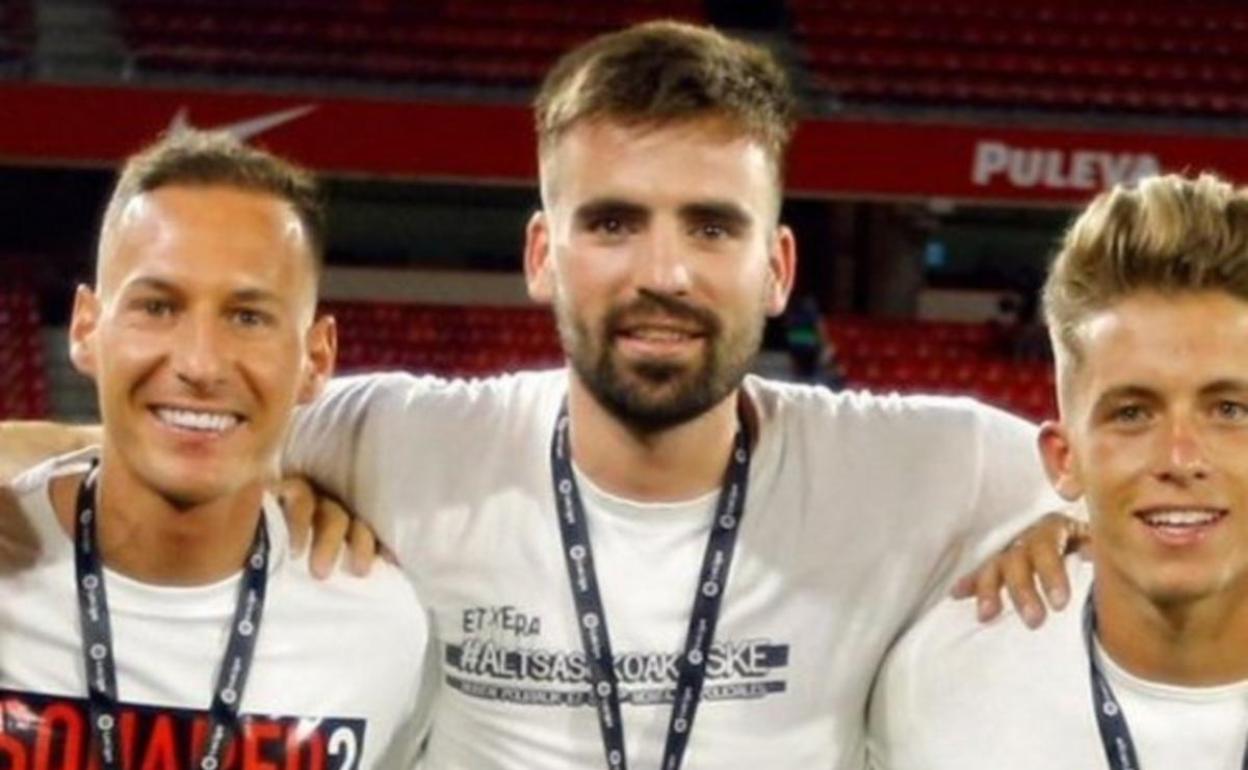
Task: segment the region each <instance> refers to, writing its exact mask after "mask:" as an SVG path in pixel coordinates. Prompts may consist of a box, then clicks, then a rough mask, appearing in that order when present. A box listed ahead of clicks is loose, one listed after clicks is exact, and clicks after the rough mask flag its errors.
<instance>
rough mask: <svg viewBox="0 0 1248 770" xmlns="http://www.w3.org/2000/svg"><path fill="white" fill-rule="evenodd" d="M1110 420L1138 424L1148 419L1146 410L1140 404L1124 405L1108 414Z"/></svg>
mask: <svg viewBox="0 0 1248 770" xmlns="http://www.w3.org/2000/svg"><path fill="white" fill-rule="evenodd" d="M1109 417H1110V419H1111V420H1113V421H1114V422H1119V423H1127V424H1131V423H1138V422H1143V421H1144V420H1146V419H1148V409H1147V408H1145V407H1144V406H1143V405H1141V404H1124V405H1122V406H1120V407H1118V408H1117V409H1114V411H1113V412H1112V413H1110V416H1109Z"/></svg>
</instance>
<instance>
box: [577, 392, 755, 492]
mask: <svg viewBox="0 0 1248 770" xmlns="http://www.w3.org/2000/svg"><path fill="white" fill-rule="evenodd" d="M738 392H739V391H738ZM568 415H569V418H570V419H571V427H572V457H573V458H574V459H575V460H576V464H577V467H578V468H579V469H580V471H581V472H582V473H584V474H586V475H587V476H588V477H589V478H590V479H591V480H592V481H593V482H594V484H595V485H597V486H598V487H599V488H600V489H602V490H604V491H606V492H609V493H611V494H614V495H619V496H620V497H626V498H628V499H630V500H636V501H639V502H671V501H676V500H687V499H689V498H692V497H696V496H698V495H701V494H704V493H706V492H710V491H712V490H714V489H718V488H719V487H720V485H721V483H722V482H723V478H724V469H725V468H726V467H727V465H728V456H729V454H730V453H731V452H732V442H733V437H734V436H735V435H736V431H737V394H736V393H734V394H733V395H731V396H729V397H727V398H725V399H724V400H723V401H721V402H720V403H718V404H716V405H715V406H713V407H712V408H711V409H710V410H709V411H707V412H706V413H704V414H702V415H700V416H698V417H696V418H694V419H692V420H689V421H688V422H685V423H682V424H680V425H677V426H675V427H672V428H668V429H666V430H662V431H655V432H652V433H640V432H638V431H636V430H634V429H632V428H631V427H630V426H628V425H626V424H624V423H622V422H621V421H620V420H619V419H618V418H616V417H615V416H614V415H612V414H611V413H610V412H608V411H606V410H605V409H604V408H603V407H602V405H601V404H599V403H598V401H597V400H596V399H595V398H594V397H593V395H592V394H591V393H590V392H589V391H588V390H587V389H586V388H585V386H584V384H582V383H581V382H580V380H579V379H578V378H577V377H576V376H575V375H572V379H571V386H570V388H569V393H568Z"/></svg>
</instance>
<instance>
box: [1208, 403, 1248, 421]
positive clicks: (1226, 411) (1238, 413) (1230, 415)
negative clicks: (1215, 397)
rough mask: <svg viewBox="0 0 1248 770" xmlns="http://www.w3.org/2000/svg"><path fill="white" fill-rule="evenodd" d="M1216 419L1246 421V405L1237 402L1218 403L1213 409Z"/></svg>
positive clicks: (1247, 417)
mask: <svg viewBox="0 0 1248 770" xmlns="http://www.w3.org/2000/svg"><path fill="white" fill-rule="evenodd" d="M1215 410H1216V412H1217V415H1218V417H1220V418H1222V419H1224V420H1234V421H1240V420H1244V419H1248V405H1246V404H1241V403H1240V402H1238V401H1219V402H1218V403H1217V405H1216V407H1215Z"/></svg>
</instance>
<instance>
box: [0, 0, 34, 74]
mask: <svg viewBox="0 0 1248 770" xmlns="http://www.w3.org/2000/svg"><path fill="white" fill-rule="evenodd" d="M32 21H33V11H32V9H31V4H30V2H29V0H2V1H0V67H2V68H4V69H13V70H14V71H16V70H18V69H20V66H19V65H20V64H21V63H22V62H23V61H25V60H26V59H27V58H28V57H29V55H30V51H31V48H32V46H33V45H34V31H33V26H32Z"/></svg>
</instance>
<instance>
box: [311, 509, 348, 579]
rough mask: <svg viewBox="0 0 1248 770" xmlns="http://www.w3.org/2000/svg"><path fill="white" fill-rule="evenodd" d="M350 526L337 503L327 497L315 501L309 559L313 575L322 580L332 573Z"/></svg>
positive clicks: (343, 511)
mask: <svg viewBox="0 0 1248 770" xmlns="http://www.w3.org/2000/svg"><path fill="white" fill-rule="evenodd" d="M350 526H351V517H350V516H349V515H347V512H346V510H345V509H343V507H342V506H341V505H339V504H338V503H337V501H335V500H333V499H332V498H329V497H321V498H320V499H319V500H318V501H317V505H316V513H315V514H314V516H313V530H312V555H311V557H310V559H309V564H310V566H311V569H312V574H313V575H315V576H316V577H318V578H321V579H324V578H327V577H329V575H330V573H331V572H333V569H334V564H336V563H337V561H338V554H339V553H340V552H341V551H342V545H343V543H344V542H345V541H346V537H347V530H348V529H349V528H350Z"/></svg>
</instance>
